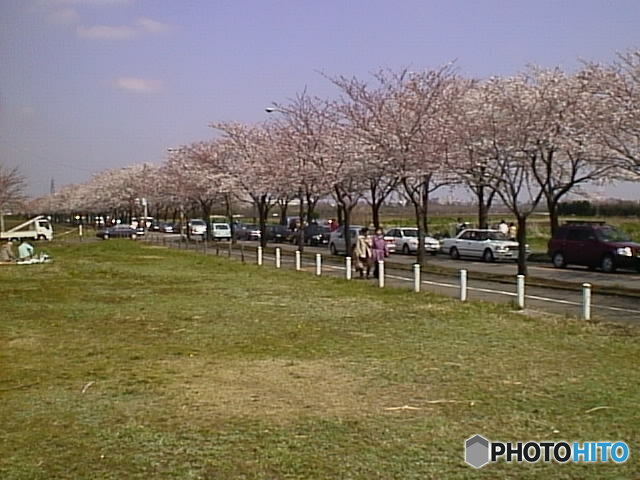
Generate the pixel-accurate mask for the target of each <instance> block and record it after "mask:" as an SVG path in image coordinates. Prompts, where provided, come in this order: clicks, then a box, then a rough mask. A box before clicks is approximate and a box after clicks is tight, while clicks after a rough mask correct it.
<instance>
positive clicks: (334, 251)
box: [329, 243, 338, 255]
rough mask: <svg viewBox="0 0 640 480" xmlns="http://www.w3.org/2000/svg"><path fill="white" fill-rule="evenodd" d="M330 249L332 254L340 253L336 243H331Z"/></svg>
mask: <svg viewBox="0 0 640 480" xmlns="http://www.w3.org/2000/svg"><path fill="white" fill-rule="evenodd" d="M329 251H330V252H331V255H337V254H338V249H337V248H336V246H335V244H333V243H332V244H331V245H329Z"/></svg>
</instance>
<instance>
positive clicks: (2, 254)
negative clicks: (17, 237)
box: [0, 241, 16, 262]
mask: <svg viewBox="0 0 640 480" xmlns="http://www.w3.org/2000/svg"><path fill="white" fill-rule="evenodd" d="M15 259H16V256H15V254H14V253H13V242H12V241H8V242H7V243H5V244H4V245H3V246H2V249H0V262H13V261H14V260H15Z"/></svg>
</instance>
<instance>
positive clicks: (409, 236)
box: [385, 227, 440, 255]
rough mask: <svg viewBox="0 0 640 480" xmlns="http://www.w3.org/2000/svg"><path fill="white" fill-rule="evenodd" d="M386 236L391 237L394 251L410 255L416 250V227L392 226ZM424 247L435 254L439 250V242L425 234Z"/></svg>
mask: <svg viewBox="0 0 640 480" xmlns="http://www.w3.org/2000/svg"><path fill="white" fill-rule="evenodd" d="M387 237H388V238H392V239H393V246H394V250H395V251H396V252H402V253H404V254H405V255H410V254H412V253H416V252H417V250H418V229H417V228H416V227H396V228H392V229H390V230H388V231H387V233H385V239H386V238H387ZM424 247H425V249H426V251H427V253H430V254H431V255H436V254H437V253H438V252H439V251H440V242H439V241H438V240H436V239H435V238H433V237H429V236H425V237H424Z"/></svg>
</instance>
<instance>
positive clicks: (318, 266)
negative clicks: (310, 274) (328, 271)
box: [316, 253, 322, 276]
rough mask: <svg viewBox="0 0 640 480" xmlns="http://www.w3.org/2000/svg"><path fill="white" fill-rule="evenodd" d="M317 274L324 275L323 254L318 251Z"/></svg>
mask: <svg viewBox="0 0 640 480" xmlns="http://www.w3.org/2000/svg"><path fill="white" fill-rule="evenodd" d="M316 275H318V276H320V275H322V255H321V254H319V253H316Z"/></svg>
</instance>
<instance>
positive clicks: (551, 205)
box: [546, 195, 560, 237]
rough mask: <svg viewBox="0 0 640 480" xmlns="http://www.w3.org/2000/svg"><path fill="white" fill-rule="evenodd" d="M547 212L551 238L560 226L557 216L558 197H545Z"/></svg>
mask: <svg viewBox="0 0 640 480" xmlns="http://www.w3.org/2000/svg"><path fill="white" fill-rule="evenodd" d="M546 200H547V210H548V211H549V226H550V227H551V236H552V237H553V236H554V235H555V233H556V231H557V230H558V227H559V226H560V218H559V215H558V204H559V203H560V197H554V196H552V195H551V196H547V198H546Z"/></svg>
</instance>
